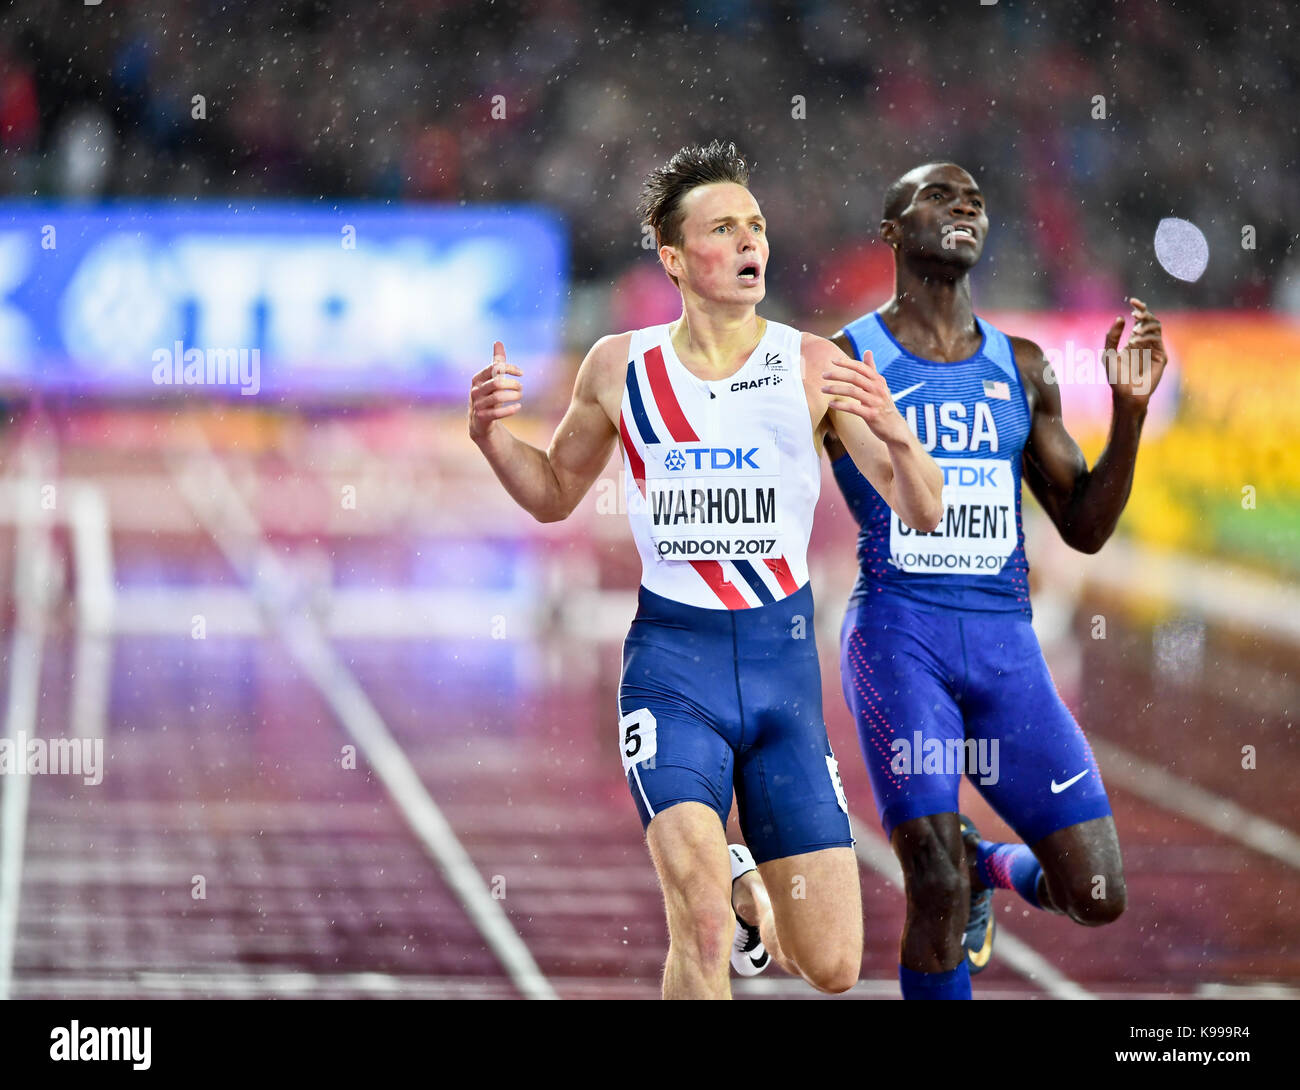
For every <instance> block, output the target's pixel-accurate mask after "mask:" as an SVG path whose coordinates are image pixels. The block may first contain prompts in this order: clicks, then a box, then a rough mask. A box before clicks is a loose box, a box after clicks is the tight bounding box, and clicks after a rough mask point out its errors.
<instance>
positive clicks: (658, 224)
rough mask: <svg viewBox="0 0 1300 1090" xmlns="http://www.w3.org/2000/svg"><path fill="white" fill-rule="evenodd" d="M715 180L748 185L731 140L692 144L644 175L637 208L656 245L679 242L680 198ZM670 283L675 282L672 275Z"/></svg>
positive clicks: (746, 173) (746, 170) (683, 216)
mask: <svg viewBox="0 0 1300 1090" xmlns="http://www.w3.org/2000/svg"><path fill="white" fill-rule="evenodd" d="M715 182H735V183H736V184H737V185H744V186H747V185H749V165H748V164H747V163H746V162H745V160H744V159H743V158H742V157H741V154H740V152H738V151H737V150H736V145H735V144H734V143H732V142H731V141H728V142H727V143H725V144H724V143H723V142H722V141H721V140H714V141H713V142H712V143H710V144H707V145H705V146H703V147H701V146H699V145H698V144H692V145H691V146H690V147H685V148H682V149H681V150H680V151H678V152H676V153H675V154H674V155H673V157H672V158H671V159H669V160H668V162H667V163H665V164H664V165H663V166H661V167H655V169H654V170H652V171H651V172H650V173H649V174H647V175H646V180H645V181H644V182H643V183H642V185H641V200H640V203H639V204H638V205H637V211H639V212H640V213H641V222H642V223H643V224H645V225H646V226H648V227H652V228H654V233H655V243H656V244H657V245H659V246H680V245H681V244H682V223H683V221H684V220H685V219H686V213H685V212H683V211H682V198H683V197H685V196H686V194H687V193H689V192H690V191H691V190H692V189H694V188H695V187H696V186H701V185H712V184H713V183H715ZM669 275H670V276H671V275H672V274H671V273H670V274H669ZM673 283H674V284H675V283H677V280H676V278H675V277H673Z"/></svg>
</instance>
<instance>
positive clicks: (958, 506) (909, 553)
mask: <svg viewBox="0 0 1300 1090" xmlns="http://www.w3.org/2000/svg"><path fill="white" fill-rule="evenodd" d="M935 462H937V463H938V465H939V468H940V469H942V470H943V506H944V511H943V519H942V521H941V522H940V523H939V525H938V527H937V528H936V529H934V530H933V531H931V532H930V533H928V534H923V533H918V532H917V531H916V530H913V529H912V528H911V527H909V526H908V525H907V524H906V523H904V522H903V521H902V520H901V519H899V517H898V515H897V514H895V513H894V512H892V511H891V512H890V516H889V555H890V561H891V562H892V563H893V564H894V566H895V567H897V568H899V569H900V570H902V571H905V572H918V573H926V574H944V573H954V572H960V573H962V574H974V575H996V574H997V573H998V572H1000V571H1001V570H1002V565H1003V564H1005V563H1006V561H1007V557H1009V556H1010V555H1011V554H1012V552H1013V551H1014V550H1015V547H1016V498H1015V480H1014V478H1013V477H1012V474H1011V463H1010V462H1009V461H1006V460H1005V459H997V458H965V459H961V460H960V461H959V460H957V459H955V458H936V459H935Z"/></svg>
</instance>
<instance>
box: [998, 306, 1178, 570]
mask: <svg viewBox="0 0 1300 1090" xmlns="http://www.w3.org/2000/svg"><path fill="white" fill-rule="evenodd" d="M1129 301H1130V303H1131V304H1132V305H1133V317H1134V319H1135V325H1134V327H1133V333H1132V336H1131V337H1130V338H1129V341H1128V343H1127V344H1126V345H1125V346H1124V351H1125V352H1129V351H1134V350H1136V351H1138V352H1143V351H1149V352H1150V354H1151V355H1150V361H1151V365H1150V367H1149V368H1146V367H1143V368H1140V369H1139V368H1134V369H1126V370H1125V371H1123V372H1120V371H1117V372H1116V373H1115V374H1114V375H1112V376H1111V401H1112V406H1113V407H1112V411H1111V421H1110V436H1109V438H1108V439H1107V441H1106V449H1105V450H1104V451H1102V453H1101V456H1100V457H1099V458H1098V459H1097V462H1096V464H1095V465H1094V466H1093V467H1092V468H1091V469H1089V468H1088V462H1087V459H1085V458H1084V456H1083V452H1082V451H1081V450H1080V449H1079V446H1078V444H1077V443H1076V442H1075V441H1074V439H1073V438H1072V437H1071V436H1070V433H1069V432H1068V431H1066V430H1065V422H1064V420H1063V419H1062V416H1061V391H1060V389H1059V388H1058V387H1057V385H1056V383H1055V382H1052V381H1050V379H1049V377H1048V376H1047V374H1046V373H1045V361H1044V359H1043V352H1042V349H1041V348H1039V347H1038V345H1036V344H1034V342H1033V341H1027V340H1025V339H1024V338H1022V337H1012V338H1011V343H1012V346H1013V347H1014V349H1015V354H1016V364H1017V366H1018V367H1019V368H1020V374H1021V377H1022V378H1023V379H1024V383H1025V391H1026V393H1027V394H1028V396H1029V399H1030V410H1031V413H1032V420H1031V424H1030V430H1029V440H1028V441H1027V442H1026V443H1025V455H1024V459H1023V463H1022V465H1023V477H1024V480H1025V482H1026V483H1027V484H1028V485H1029V488H1030V491H1032V492H1033V494H1034V496H1035V497H1036V498H1037V500H1038V502H1039V503H1040V504H1042V506H1043V510H1044V511H1046V512H1047V514H1048V517H1049V518H1051V520H1052V522H1053V523H1054V524H1055V526H1056V528H1057V530H1058V531H1059V532H1060V534H1061V538H1062V540H1064V541H1065V543H1066V544H1067V545H1069V546H1071V547H1072V548H1075V549H1078V550H1079V551H1080V552H1085V553H1095V552H1096V551H1097V550H1098V549H1100V548H1101V547H1102V546H1103V545H1104V544H1105V543H1106V541H1107V540H1108V539H1109V538H1110V535H1111V534H1112V533H1114V531H1115V526H1116V525H1117V524H1118V522H1119V517H1120V515H1121V514H1122V513H1123V511H1124V506H1125V504H1127V503H1128V497H1129V493H1130V492H1131V491H1132V488H1133V471H1134V468H1135V467H1136V464H1137V451H1138V441H1139V439H1140V438H1141V435H1142V424H1143V422H1144V421H1145V420H1146V414H1147V402H1148V401H1149V399H1150V397H1151V394H1152V393H1154V392H1155V388H1156V386H1157V384H1158V383H1159V382H1160V376H1161V375H1162V374H1163V373H1164V368H1165V362H1166V355H1165V349H1164V343H1163V340H1162V338H1161V331H1160V322H1159V321H1158V320H1157V319H1156V318H1155V316H1154V315H1153V314H1151V312H1150V311H1149V310H1148V309H1147V306H1146V304H1145V303H1143V302H1142V301H1141V300H1140V299H1131V300H1129ZM1123 330H1124V319H1123V317H1122V316H1121V317H1119V318H1116V319H1115V321H1114V323H1113V324H1112V325H1111V327H1110V330H1109V331H1108V332H1107V334H1106V349H1107V351H1108V352H1109V351H1114V350H1115V349H1116V348H1117V346H1118V345H1119V338H1120V334H1121V333H1122V332H1123ZM1139 358H1140V357H1139ZM1126 359H1127V357H1126Z"/></svg>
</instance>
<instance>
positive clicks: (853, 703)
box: [840, 595, 1110, 845]
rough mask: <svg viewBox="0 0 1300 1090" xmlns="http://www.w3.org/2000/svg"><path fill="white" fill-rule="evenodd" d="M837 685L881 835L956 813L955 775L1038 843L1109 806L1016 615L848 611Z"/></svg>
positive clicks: (898, 607)
mask: <svg viewBox="0 0 1300 1090" xmlns="http://www.w3.org/2000/svg"><path fill="white" fill-rule="evenodd" d="M840 680H841V682H842V683H843V686H844V698H845V700H846V701H847V702H848V705H849V709H850V710H851V711H852V712H853V718H854V719H855V720H856V722H857V727H858V740H859V742H860V743H861V745H862V755H863V758H864V759H865V761H866V765H867V771H868V773H870V776H871V785H872V787H873V789H874V791H875V795H876V810H877V811H878V813H879V815H880V822H881V824H882V825H883V826H884V829H885V835H886V836H889V835H891V834H892V833H893V831H894V828H895V827H896V826H898V825H900V824H902V823H903V822H905V821H911V820H912V819H913V818H918V817H926V816H928V815H931V814H946V813H955V812H957V809H958V804H957V790H958V787H959V786H960V784H961V777H962V774H963V773H965V774H966V775H967V776H969V778H970V780H971V782H972V783H973V784H974V785H975V787H976V789H977V790H978V791H979V792H980V794H981V795H983V796H984V798H985V799H986V800H987V801H988V803H989V805H990V806H992V807H993V809H994V810H996V811H997V813H998V814H999V816H1000V817H1001V818H1002V819H1003V820H1004V821H1005V822H1006V823H1007V824H1008V825H1010V826H1011V828H1012V829H1014V830H1015V831H1016V835H1017V836H1019V837H1020V838H1021V839H1022V840H1024V842H1025V843H1026V844H1030V845H1033V844H1035V843H1037V842H1038V841H1039V840H1041V839H1042V838H1043V837H1045V836H1047V835H1048V834H1049V833H1054V832H1056V831H1057V830H1058V829H1064V828H1066V827H1068V826H1070V825H1076V824H1078V823H1079V822H1081V821H1090V820H1091V819H1093V818H1099V817H1105V816H1106V815H1107V814H1109V813H1110V802H1109V800H1108V799H1107V798H1106V788H1105V787H1104V786H1103V784H1102V782H1101V774H1100V772H1099V771H1098V769H1097V761H1096V759H1095V758H1094V757H1093V755H1092V749H1091V747H1090V746H1089V745H1088V742H1087V739H1085V738H1084V736H1083V731H1081V730H1080V729H1079V725H1078V724H1077V723H1076V722H1075V721H1074V717H1073V716H1072V715H1071V714H1070V711H1069V709H1068V708H1066V706H1065V704H1064V702H1063V701H1062V700H1061V698H1060V696H1059V695H1058V694H1057V692H1056V686H1055V685H1053V684H1052V678H1051V675H1050V674H1049V673H1048V670H1047V663H1046V662H1044V661H1043V653H1042V649H1041V648H1040V647H1039V646H1038V637H1037V636H1036V635H1035V634H1034V629H1033V626H1032V625H1031V624H1030V622H1029V619H1028V618H1027V617H1025V616H1023V615H1022V614H1019V613H978V612H961V611H957V610H945V611H933V610H926V609H917V608H915V607H913V606H910V605H909V604H907V603H905V602H900V601H899V600H898V599H897V598H893V597H887V596H885V595H877V596H874V597H872V598H871V599H870V600H868V601H867V602H864V603H862V604H861V605H857V606H850V608H849V611H848V613H847V614H846V615H845V617H844V625H843V629H842V630H841V633H840Z"/></svg>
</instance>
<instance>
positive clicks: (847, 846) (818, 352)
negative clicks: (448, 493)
mask: <svg viewBox="0 0 1300 1090" xmlns="http://www.w3.org/2000/svg"><path fill="white" fill-rule="evenodd" d="M747 182H748V170H747V168H746V165H745V163H744V161H743V160H742V159H741V158H740V156H739V155H738V154H737V153H736V149H735V146H734V145H730V144H728V145H723V144H719V143H717V142H715V143H713V144H711V145H709V146H708V147H705V148H683V149H682V150H681V151H680V152H678V153H677V154H676V155H674V156H673V158H672V159H671V160H670V161H669V162H668V163H667V165H665V166H663V167H661V168H659V169H657V170H655V171H653V172H652V173H651V175H650V177H649V178H648V179H647V182H646V185H645V189H644V192H643V199H642V211H643V213H644V217H645V223H646V224H647V225H648V226H650V227H652V228H653V229H654V231H655V235H656V237H657V239H658V242H659V258H660V261H661V262H662V263H663V267H664V270H665V271H666V272H667V273H668V275H669V276H670V277H671V278H672V280H673V282H674V283H675V284H676V285H677V286H678V288H679V289H680V290H681V294H682V316H681V318H680V319H679V320H678V321H676V322H673V323H670V324H666V325H662V326H655V327H652V328H649V329H642V330H637V331H635V332H633V333H623V334H619V335H616V336H610V337H604V338H602V339H601V340H600V341H598V342H597V343H596V345H595V347H593V348H592V350H591V351H590V352H589V353H588V354H587V357H586V359H585V360H584V361H583V363H582V365H581V367H580V368H579V370H578V375H577V380H576V383H575V388H574V392H573V399H572V401H571V403H570V405H569V408H568V411H567V412H566V413H565V415H564V419H563V420H562V421H561V422H560V425H559V427H558V428H557V429H556V431H555V435H554V438H553V439H552V440H551V444H550V447H549V449H548V450H545V451H543V450H539V449H538V448H536V447H533V446H530V445H529V444H528V443H525V442H523V441H522V440H520V439H518V438H517V437H515V436H513V435H512V434H511V433H510V432H509V430H508V429H507V428H506V426H505V420H506V418H507V417H509V416H510V415H512V414H513V413H515V412H517V411H518V409H519V406H520V404H521V402H520V398H521V396H522V394H521V392H520V391H521V384H520V382H519V380H518V378H517V377H515V376H519V375H521V373H522V372H521V371H520V370H519V368H518V367H515V366H512V365H511V364H508V363H507V362H506V358H505V348H504V347H503V346H502V345H501V343H500V342H498V343H497V344H496V346H495V353H494V359H493V362H492V364H491V365H490V366H488V367H485V368H484V369H483V370H482V371H480V372H479V373H478V374H477V375H475V376H474V379H473V386H472V389H471V393H470V412H469V431H470V435H471V437H472V438H473V439H474V441H475V442H476V443H477V444H478V446H479V449H480V450H481V451H482V452H483V454H484V456H485V457H486V458H487V460H488V462H489V463H490V464H491V466H492V469H493V471H494V472H495V473H496V475H497V477H498V478H499V479H500V481H501V482H502V484H503V485H504V486H505V488H506V490H507V491H508V492H509V493H510V495H511V496H512V497H513V498H514V499H515V500H516V502H518V503H519V504H520V505H521V506H522V507H523V508H524V509H525V510H527V511H528V512H529V513H531V514H532V515H533V516H534V517H536V518H537V519H539V520H540V521H544V522H550V521H554V520H558V519H562V518H565V517H566V516H568V515H569V514H570V513H571V512H572V511H573V510H574V508H575V507H576V506H577V504H578V502H579V501H580V500H581V499H582V497H583V496H584V495H585V494H586V492H587V490H588V489H589V488H590V487H591V485H592V482H593V481H595V479H596V477H597V476H598V475H599V473H600V471H601V470H602V469H603V468H604V467H605V465H606V463H607V462H608V460H609V457H610V454H611V452H612V451H613V449H614V445H615V443H617V442H618V441H619V440H620V438H621V440H622V448H623V469H624V482H625V485H626V490H627V496H628V516H629V519H630V521H631V523H632V536H633V538H634V540H635V542H636V546H637V549H638V551H639V552H640V554H641V559H642V580H641V588H640V592H639V595H638V607H637V614H636V618H635V620H634V621H633V623H632V628H631V631H630V632H629V633H628V637H627V640H626V642H625V644H624V648H623V677H622V684H621V685H620V688H619V715H620V719H619V722H618V740H619V749H620V752H621V754H622V758H623V773H624V776H625V777H626V779H627V784H628V789H629V791H630V792H631V793H632V797H633V799H634V800H635V803H636V808H637V810H638V812H639V814H640V817H641V821H642V823H643V824H644V825H645V827H646V839H647V842H648V844H649V847H650V853H651V856H652V858H653V860H654V864H655V868H656V870H657V872H658V875H659V881H660V884H661V886H662V887H663V891H664V901H665V905H666V907H667V915H668V930H669V949H668V959H667V964H666V966H665V969H664V987H663V990H664V996H665V997H666V998H675V997H683V998H686V997H701V998H705V997H717V998H724V997H727V996H729V995H730V980H729V978H728V975H727V963H728V957H729V955H731V962H732V964H733V965H734V966H735V967H736V969H737V971H738V972H741V973H744V974H747V975H750V974H752V973H753V972H755V971H757V970H758V969H761V968H762V967H763V965H764V964H765V963H766V958H765V951H766V953H768V954H770V956H771V958H772V959H773V960H775V961H777V962H778V963H779V964H781V965H782V966H783V967H784V968H786V969H787V970H788V971H790V972H792V973H795V974H797V975H799V976H802V977H803V978H804V979H805V980H806V981H808V982H809V983H810V984H812V985H813V986H814V987H817V988H819V989H821V990H823V991H828V992H840V991H844V990H846V989H848V988H850V987H852V985H853V983H854V982H855V981H856V980H857V978H858V971H859V968H860V966H861V961H862V903H861V894H860V891H859V885H858V873H857V863H856V860H855V858H854V854H853V849H852V837H851V835H850V833H849V823H848V807H847V804H846V803H845V800H844V795H843V789H842V787H841V786H840V782H839V775H838V772H837V769H836V765H835V760H834V756H833V755H832V753H831V751H830V746H829V744H828V742H827V737H826V726H825V723H824V721H823V719H822V705H821V681H820V670H819V667H818V661H817V651H816V645H815V640H814V637H813V612H812V610H813V602H812V592H811V590H810V588H809V583H808V565H807V559H806V553H807V546H808V536H809V533H810V530H811V525H812V514H813V508H814V507H815V505H816V502H817V494H818V490H819V487H820V479H821V470H820V465H819V460H818V459H819V452H820V450H821V439H822V435H823V434H824V431H825V429H826V427H827V426H828V425H829V424H830V422H831V420H832V419H833V420H834V424H835V428H836V432H837V434H838V435H839V436H840V438H841V440H842V441H843V443H844V445H845V447H846V448H847V450H848V452H849V455H850V457H851V459H852V460H853V462H854V463H855V464H856V465H857V466H858V467H859V468H860V469H861V470H862V472H863V473H864V474H865V475H866V479H868V480H870V481H871V483H872V485H873V486H874V487H875V488H876V489H878V490H879V493H880V495H882V496H884V497H885V498H886V500H887V501H888V502H889V503H890V505H891V506H892V508H893V509H894V510H895V511H897V512H898V514H899V517H900V518H901V519H902V520H903V522H904V524H905V525H908V526H910V527H914V528H916V529H918V530H927V529H932V528H933V527H934V526H936V525H937V524H938V521H939V515H940V493H941V489H942V480H941V477H940V474H939V469H938V466H936V465H935V463H934V461H933V459H932V458H930V456H929V455H927V454H926V453H925V452H924V451H922V450H921V447H920V444H919V443H918V442H917V440H916V437H915V436H914V435H913V434H912V433H911V432H910V431H909V430H908V428H907V425H906V424H905V423H904V421H903V419H902V417H901V416H900V415H899V413H898V410H897V409H895V408H894V406H893V403H892V402H891V401H890V399H889V391H888V388H887V386H886V385H885V383H884V381H883V380H882V379H881V377H880V376H879V375H878V374H876V372H875V370H874V369H873V368H872V367H871V365H870V363H869V361H862V360H860V359H859V358H858V357H857V356H855V357H854V358H853V359H847V358H845V357H844V355H843V354H842V353H841V352H840V351H839V350H838V349H836V348H835V347H834V346H833V345H832V344H831V343H830V342H829V341H826V340H824V339H823V338H821V337H814V336H813V335H812V334H809V333H800V332H799V331H798V330H795V329H791V328H790V327H789V326H784V325H780V324H779V323H776V322H768V321H766V320H764V319H762V318H760V317H759V316H758V315H757V313H756V312H755V307H756V306H757V304H758V303H759V302H760V301H761V300H762V298H763V295H764V291H765V287H764V275H765V273H766V269H767V258H768V244H767V233H766V223H765V221H764V219H763V215H762V213H761V212H760V211H759V208H758V204H757V202H756V201H755V200H754V197H753V194H751V193H750V191H749V189H748V188H747ZM611 725H612V724H611ZM733 791H734V793H735V797H736V805H737V809H738V811H739V815H740V824H741V829H742V831H743V833H744V835H745V840H746V843H747V845H748V849H749V850H748V851H747V850H745V849H744V848H742V847H741V846H739V845H732V846H731V847H730V849H729V848H728V845H727V843H726V840H725V836H724V831H725V826H726V821H727V816H728V814H729V813H730V810H731V800H732V794H733ZM751 851H752V857H751V856H750V852H751ZM755 865H757V870H755ZM760 876H761V878H760ZM769 891H770V893H771V895H770V896H769ZM760 938H761V941H762V946H761V947H760V946H759V940H760Z"/></svg>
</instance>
